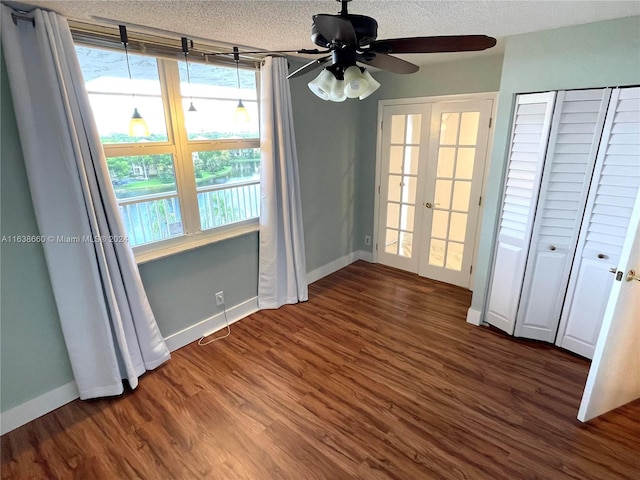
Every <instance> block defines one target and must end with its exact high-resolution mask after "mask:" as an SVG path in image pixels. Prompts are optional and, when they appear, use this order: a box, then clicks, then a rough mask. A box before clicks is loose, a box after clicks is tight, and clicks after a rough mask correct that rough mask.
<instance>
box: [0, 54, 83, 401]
mask: <svg viewBox="0 0 640 480" xmlns="http://www.w3.org/2000/svg"><path fill="white" fill-rule="evenodd" d="M0 63H1V67H0V86H1V89H0V90H1V95H0V124H1V127H0V160H1V162H0V196H1V198H0V218H1V219H2V222H1V224H0V234H1V235H2V237H5V236H12V235H31V236H33V235H36V236H37V235H39V233H38V227H37V225H36V219H35V214H34V213H33V206H32V204H31V196H30V194H29V185H28V183H27V172H26V170H25V167H24V161H23V159H22V149H21V147H20V140H19V138H18V127H17V126H16V120H15V115H14V112H13V103H12V101H11V94H10V92H9V88H8V87H9V86H8V83H7V70H6V67H5V64H4V55H2V59H1V61H0ZM0 299H2V302H1V303H0V382H1V383H0V388H1V391H0V410H1V411H5V410H7V409H9V408H11V407H14V406H16V405H18V404H20V403H23V402H25V401H27V400H30V399H31V398H34V397H37V396H39V395H42V394H44V393H46V392H48V391H50V390H53V389H54V388H57V387H59V386H61V385H64V384H66V383H69V382H70V381H72V380H73V374H72V372H71V365H70V364H69V358H68V356H67V350H66V348H65V346H64V340H63V338H62V328H61V327H60V320H59V319H58V311H57V309H56V304H55V300H54V298H53V291H52V290H51V284H50V283H49V273H48V271H47V266H46V264H45V259H44V251H43V249H42V245H41V244H40V243H7V242H3V243H2V244H0Z"/></svg>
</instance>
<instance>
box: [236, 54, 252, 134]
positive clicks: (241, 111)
mask: <svg viewBox="0 0 640 480" xmlns="http://www.w3.org/2000/svg"><path fill="white" fill-rule="evenodd" d="M233 60H234V61H235V62H236V77H237V79H238V106H237V107H236V111H235V113H234V114H233V121H234V122H244V123H248V122H249V111H248V110H247V107H245V106H244V104H243V103H242V99H241V98H240V67H239V64H240V54H239V53H238V47H233Z"/></svg>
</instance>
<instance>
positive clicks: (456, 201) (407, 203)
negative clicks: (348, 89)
mask: <svg viewBox="0 0 640 480" xmlns="http://www.w3.org/2000/svg"><path fill="white" fill-rule="evenodd" d="M492 108H493V101H492V100H491V99H484V100H465V101H446V102H432V103H428V102H426V103H417V104H405V105H385V106H384V107H383V110H382V115H381V117H382V130H381V139H380V143H379V145H380V156H379V179H380V182H379V187H378V192H379V203H378V217H377V220H378V229H377V259H378V261H379V262H380V263H383V264H386V265H390V266H394V267H397V268H401V269H404V270H407V271H410V272H415V273H418V274H420V275H422V276H425V277H428V278H433V279H435V280H440V281H443V282H447V283H451V284H454V285H459V286H462V287H465V288H469V285H470V279H471V266H472V260H473V253H474V243H475V235H476V226H477V220H478V213H479V204H480V194H481V188H482V177H483V172H484V164H485V160H486V155H487V147H488V141H489V126H490V125H489V122H490V117H491V111H492Z"/></svg>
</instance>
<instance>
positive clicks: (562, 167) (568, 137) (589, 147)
mask: <svg viewBox="0 0 640 480" xmlns="http://www.w3.org/2000/svg"><path fill="white" fill-rule="evenodd" d="M610 95H611V89H608V88H607V89H602V88H600V89H597V90H574V91H560V92H558V95H557V99H556V104H555V108H554V114H553V121H552V123H551V134H550V137H549V146H548V149H547V155H546V160H545V166H544V171H543V174H542V187H541V190H540V198H539V200H538V208H537V210H536V214H535V221H534V226H533V235H532V239H531V247H530V250H529V256H528V260H527V266H526V269H525V277H524V283H523V287H522V296H521V299H520V304H519V306H518V313H517V320H516V328H515V335H516V336H519V337H526V338H533V339H536V340H544V341H547V342H552V343H553V342H554V341H555V338H556V333H557V332H558V324H559V323H560V314H561V311H562V305H563V303H564V298H565V294H566V292H567V284H568V281H569V273H570V271H571V264H572V262H573V257H574V253H575V250H576V245H577V243H578V234H579V232H580V225H581V223H582V217H583V215H584V211H585V206H586V202H587V193H588V190H589V183H590V182H591V177H592V175H593V169H594V166H595V162H596V155H597V153H598V145H599V144H600V137H601V133H602V128H603V125H604V121H605V116H606V113H607V107H608V104H609V97H610Z"/></svg>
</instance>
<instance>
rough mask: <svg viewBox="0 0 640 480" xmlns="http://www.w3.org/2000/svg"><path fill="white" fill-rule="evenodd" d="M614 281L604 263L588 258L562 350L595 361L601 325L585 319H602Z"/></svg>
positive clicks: (578, 284)
mask: <svg viewBox="0 0 640 480" xmlns="http://www.w3.org/2000/svg"><path fill="white" fill-rule="evenodd" d="M613 280H614V275H612V274H610V273H609V272H608V271H607V270H605V269H603V268H602V266H601V262H598V261H597V260H593V259H590V258H587V259H585V260H584V261H583V262H582V263H581V265H580V269H579V271H578V281H577V283H576V288H575V292H576V293H575V295H574V296H573V301H572V305H571V310H570V313H569V315H568V321H567V328H566V330H565V332H564V335H563V337H562V343H561V344H560V346H561V347H563V348H566V349H567V350H571V351H572V352H574V353H577V354H578V355H583V356H585V357H588V358H591V357H592V355H593V350H594V348H595V344H596V341H597V340H598V334H599V333H600V322H598V321H585V319H602V317H603V315H604V311H605V308H606V307H607V301H608V299H609V295H608V294H606V292H609V291H610V290H611V285H612V284H613Z"/></svg>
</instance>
